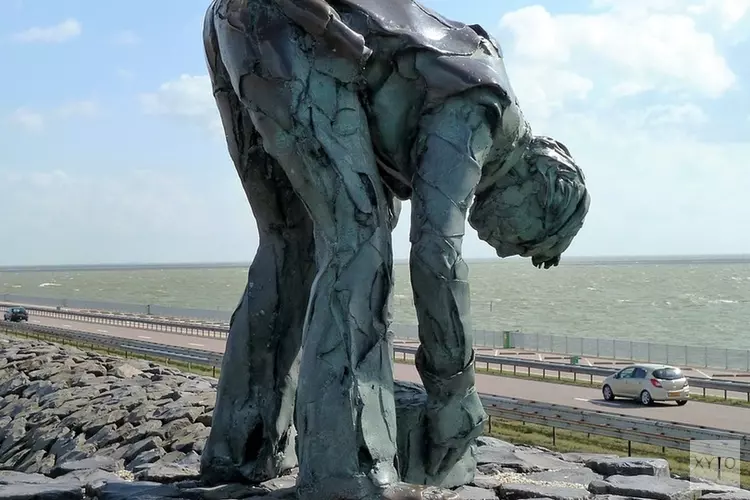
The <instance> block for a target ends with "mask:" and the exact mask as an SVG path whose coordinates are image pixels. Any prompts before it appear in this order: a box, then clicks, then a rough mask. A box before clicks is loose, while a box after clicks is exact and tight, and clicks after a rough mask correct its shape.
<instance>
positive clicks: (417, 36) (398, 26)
mask: <svg viewBox="0 0 750 500" xmlns="http://www.w3.org/2000/svg"><path fill="white" fill-rule="evenodd" d="M329 2H330V3H331V5H332V6H334V8H337V7H338V8H343V9H344V10H355V11H358V12H360V13H362V14H364V15H366V16H367V17H368V18H369V19H370V26H371V27H372V28H373V30H375V31H381V32H384V33H388V34H391V35H395V36H399V37H402V38H403V39H404V41H405V43H408V45H411V46H416V47H420V46H421V47H425V48H428V49H432V50H436V51H438V52H442V53H445V54H456V55H458V54H465V55H468V54H472V53H474V52H475V51H476V50H477V48H478V47H479V46H480V45H481V44H482V43H483V42H484V41H488V42H490V44H492V45H493V46H495V48H496V49H497V51H498V53H499V52H500V46H499V45H498V43H497V42H496V41H495V40H494V39H493V38H492V36H490V34H489V33H488V32H487V31H486V30H485V29H484V28H483V27H482V26H480V25H477V24H474V25H467V24H464V23H461V22H458V21H454V20H452V19H448V18H446V17H444V16H443V15H441V14H440V13H439V12H436V11H434V10H432V9H430V8H429V7H426V6H425V5H422V4H421V3H419V2H416V1H414V0H329ZM363 35H365V36H366V34H365V33H363Z"/></svg>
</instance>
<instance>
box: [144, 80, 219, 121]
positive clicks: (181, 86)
mask: <svg viewBox="0 0 750 500" xmlns="http://www.w3.org/2000/svg"><path fill="white" fill-rule="evenodd" d="M140 102H141V106H142V107H143V111H144V112H145V113H146V114H151V115H166V116H174V117H180V118H187V119H189V120H191V121H194V122H196V123H199V124H201V125H203V126H205V127H207V128H209V129H211V130H212V131H220V130H221V119H220V117H219V112H218V110H217V108H216V101H215V100H214V97H213V92H212V90H211V80H210V78H209V77H208V75H200V76H193V75H181V76H180V77H179V78H178V79H176V80H172V81H169V82H166V83H163V84H162V85H161V86H159V89H158V90H157V91H156V92H153V93H148V94H143V95H141V96H140Z"/></svg>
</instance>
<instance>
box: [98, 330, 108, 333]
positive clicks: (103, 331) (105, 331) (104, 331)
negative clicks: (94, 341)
mask: <svg viewBox="0 0 750 500" xmlns="http://www.w3.org/2000/svg"><path fill="white" fill-rule="evenodd" d="M97 332H100V333H107V330H97Z"/></svg>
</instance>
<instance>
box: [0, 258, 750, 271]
mask: <svg viewBox="0 0 750 500" xmlns="http://www.w3.org/2000/svg"><path fill="white" fill-rule="evenodd" d="M519 260H521V259H520V258H518V257H515V258H510V259H493V258H489V259H467V263H469V264H471V263H473V262H476V263H480V262H509V261H519ZM395 263H396V264H401V265H404V264H408V260H407V259H397V260H395ZM749 263H750V255H684V256H683V255H665V256H621V257H614V256H613V257H564V259H563V263H562V264H561V265H586V266H591V265H606V266H613V265H634V264H636V265H659V264H661V265H677V264H683V265H684V264H749ZM249 266H250V263H249V262H195V263H153V264H147V263H133V264H77V265H45V266H0V272H6V273H7V272H64V271H125V270H171V269H220V268H224V269H236V268H243V269H247V268H248V267H249Z"/></svg>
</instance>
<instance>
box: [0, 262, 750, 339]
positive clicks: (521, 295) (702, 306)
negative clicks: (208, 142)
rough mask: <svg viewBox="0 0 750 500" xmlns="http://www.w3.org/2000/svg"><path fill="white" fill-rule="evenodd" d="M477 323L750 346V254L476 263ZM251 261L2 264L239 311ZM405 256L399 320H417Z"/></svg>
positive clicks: (56, 288) (102, 293)
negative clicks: (746, 257)
mask: <svg viewBox="0 0 750 500" xmlns="http://www.w3.org/2000/svg"><path fill="white" fill-rule="evenodd" d="M469 264H470V269H471V275H470V282H471V295H472V312H473V317H474V320H473V321H474V326H475V328H477V329H485V330H521V331H525V332H538V333H552V334H559V335H572V336H582V337H594V338H617V339H623V340H626V339H627V340H641V341H646V342H658V343H671V344H692V345H699V346H709V347H722V348H739V349H750V261H743V260H742V259H739V260H734V261H733V260H721V259H718V260H713V261H704V260H693V261H685V260H657V261H638V260H632V261H628V260H625V261H606V260H603V261H599V262H596V261H590V260H589V261H568V262H565V261H564V262H563V263H562V264H561V265H560V266H559V267H557V268H553V269H550V270H540V269H536V268H534V267H533V266H532V265H531V264H530V262H529V261H528V260H520V259H508V260H504V261H492V262H484V261H480V262H470V263H469ZM246 275H247V265H226V266H217V265H212V266H209V265H206V266H205V267H202V266H192V267H185V268H179V267H178V268H174V267H172V268H170V267H163V268H160V267H159V266H153V267H150V268H137V267H125V266H123V267H119V268H118V267H116V268H109V269H93V270H92V269H80V268H79V269H75V268H58V269H45V270H31V271H30V270H5V271H0V294H14V295H24V296H35V297H50V298H70V299H72V298H76V299H89V300H100V301H112V302H127V303H131V304H159V305H164V306H175V307H189V308H200V309H221V310H232V309H233V308H234V306H235V305H236V303H237V301H238V299H239V297H240V294H241V292H242V290H243V288H244V285H245V280H246ZM408 279H409V273H408V267H407V265H406V264H397V265H396V287H395V297H394V307H395V311H394V322H395V323H404V324H414V323H415V322H416V319H415V314H414V308H413V303H412V300H411V292H410V289H409V283H408Z"/></svg>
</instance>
